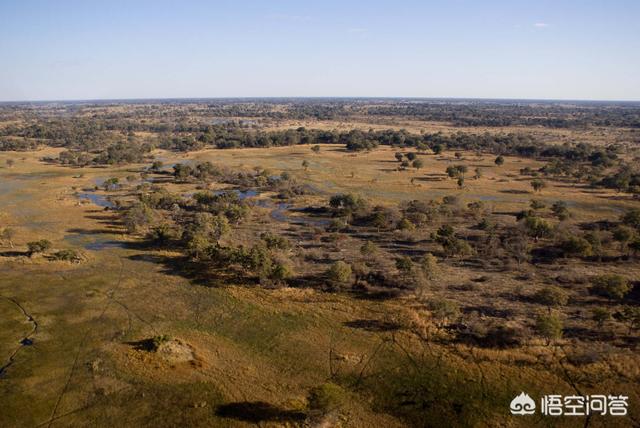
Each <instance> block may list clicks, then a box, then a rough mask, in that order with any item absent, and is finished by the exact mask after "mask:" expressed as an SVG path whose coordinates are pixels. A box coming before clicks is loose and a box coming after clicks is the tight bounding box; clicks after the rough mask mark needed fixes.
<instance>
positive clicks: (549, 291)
mask: <svg viewBox="0 0 640 428" xmlns="http://www.w3.org/2000/svg"><path fill="white" fill-rule="evenodd" d="M534 299H535V301H536V302H538V303H540V304H541V305H545V306H548V307H549V308H551V307H552V306H564V305H566V304H567V302H568V301H569V296H567V293H566V292H565V291H564V290H562V289H561V288H558V287H551V286H549V287H544V288H542V289H540V290H538V291H537V292H536V293H535V295H534Z"/></svg>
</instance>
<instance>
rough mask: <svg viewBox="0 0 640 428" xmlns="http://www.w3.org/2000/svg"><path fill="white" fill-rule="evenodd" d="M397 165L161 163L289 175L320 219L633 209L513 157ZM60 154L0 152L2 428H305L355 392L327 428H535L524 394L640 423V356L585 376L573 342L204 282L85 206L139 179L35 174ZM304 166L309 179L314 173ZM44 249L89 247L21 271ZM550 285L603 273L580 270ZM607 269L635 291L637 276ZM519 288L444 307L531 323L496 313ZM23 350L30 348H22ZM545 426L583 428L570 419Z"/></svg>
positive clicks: (304, 294) (248, 159) (235, 154)
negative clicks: (474, 338) (8, 231)
mask: <svg viewBox="0 0 640 428" xmlns="http://www.w3.org/2000/svg"><path fill="white" fill-rule="evenodd" d="M394 152H395V151H394V150H392V149H390V148H379V149H376V150H374V151H372V152H369V153H359V154H357V155H354V154H351V153H348V152H346V151H344V150H343V149H342V148H341V147H336V146H323V147H322V148H321V150H320V152H319V153H318V154H314V153H312V152H311V150H310V149H309V147H307V146H295V147H284V148H271V149H237V150H235V149H234V150H204V151H199V152H192V153H189V154H188V155H184V156H178V155H175V154H172V153H169V152H164V151H158V152H156V153H155V155H156V156H157V157H160V158H162V159H164V161H165V163H166V164H169V163H173V162H186V161H205V160H209V161H212V162H213V163H215V164H218V165H224V166H228V167H230V168H233V169H246V170H251V169H253V168H254V167H257V166H259V167H262V168H267V169H269V170H272V171H273V172H274V173H280V172H283V171H287V172H289V173H291V174H293V175H294V176H295V177H296V178H297V179H298V180H299V181H301V182H304V183H308V184H310V185H311V186H312V187H313V189H314V190H315V191H316V194H314V195H311V196H308V197H305V198H304V199H303V200H304V202H305V203H308V204H316V205H317V204H321V203H326V200H327V199H328V197H329V196H330V195H332V194H335V193H340V192H356V193H359V194H361V195H363V196H366V197H367V198H369V199H371V200H373V201H376V202H378V203H381V204H394V203H398V202H400V201H402V200H410V199H424V200H428V199H441V198H442V197H443V196H445V195H459V196H461V197H462V199H463V200H464V201H466V202H471V201H475V200H481V201H484V202H485V203H487V204H488V205H489V206H491V207H492V210H493V211H494V212H495V211H498V212H501V211H503V212H505V215H504V219H505V220H504V221H514V220H513V216H512V215H511V214H510V213H512V212H514V211H518V210H522V209H525V208H527V206H528V204H529V201H530V199H532V198H536V199H540V200H543V201H546V202H547V203H548V204H550V203H552V202H554V201H556V200H564V201H566V202H567V203H568V205H569V207H570V209H571V210H572V212H573V213H574V216H575V219H576V221H591V220H597V219H600V218H602V217H617V216H618V215H619V214H620V213H622V212H624V210H625V209H627V208H630V207H633V206H634V204H635V205H637V202H635V201H632V200H631V199H630V198H628V197H626V196H624V195H621V194H616V193H614V192H612V191H608V190H593V189H589V188H586V187H584V186H581V185H576V184H574V183H570V182H556V181H550V182H549V183H548V187H547V188H545V189H544V190H543V191H542V192H541V193H539V194H534V193H533V191H532V189H531V186H530V183H529V180H528V179H523V178H522V177H521V176H520V175H519V170H520V169H521V168H524V167H526V166H529V167H532V168H535V167H539V166H540V165H541V164H539V163H537V162H536V161H531V160H524V159H517V158H509V157H507V158H506V162H505V164H504V165H503V166H500V167H498V166H496V165H495V164H494V162H493V160H494V159H493V157H490V156H488V155H483V156H477V155H476V154H474V153H462V159H460V160H456V159H455V158H454V156H453V153H452V152H445V153H443V154H442V155H441V156H434V155H420V158H421V159H423V160H424V167H423V168H421V169H419V170H415V169H410V170H408V171H397V170H396V167H397V162H396V161H395V159H394ZM53 153H56V149H46V150H43V151H38V152H28V153H15V152H0V165H3V166H4V165H5V160H6V159H7V158H9V157H10V158H12V159H14V160H16V163H15V165H14V166H13V167H11V168H9V167H3V168H0V221H1V222H2V224H4V225H9V226H11V227H12V228H13V229H15V230H16V236H15V238H14V239H13V241H14V248H9V247H5V248H2V250H1V252H0V365H5V363H9V362H10V365H8V366H6V368H5V370H4V372H3V373H2V374H1V375H0V397H2V398H1V400H2V406H1V409H2V411H0V426H24V427H33V426H87V425H92V424H94V423H95V421H100V425H111V424H119V425H131V426H133V425H140V426H142V425H143V426H160V425H162V426H185V425H187V426H212V425H215V426H245V425H255V424H260V426H282V425H288V426H295V425H301V424H302V422H303V419H304V418H303V416H301V415H303V413H302V412H303V411H304V406H305V397H306V395H307V392H308V391H309V389H310V388H312V387H314V386H317V385H320V384H323V383H324V382H327V381H329V380H331V381H332V382H335V383H338V384H340V385H342V386H343V387H344V388H345V390H346V391H347V392H346V395H347V398H346V402H345V404H344V408H343V410H342V411H341V413H340V415H339V416H338V417H337V418H338V419H336V420H334V421H333V422H334V423H336V424H342V425H344V426H356V427H370V426H385V427H393V426H404V425H406V424H411V425H416V426H419V425H421V424H425V425H429V426H445V425H449V424H451V425H468V426H531V421H528V420H524V419H514V418H513V417H511V416H510V415H509V414H508V405H509V402H510V400H511V398H512V397H514V396H515V395H516V394H518V393H519V392H520V391H521V390H526V391H527V392H529V393H530V394H532V395H533V394H536V395H540V394H542V393H555V394H571V393H579V394H588V393H615V394H627V395H629V396H630V397H631V398H630V402H631V403H632V405H631V407H630V412H631V415H632V419H624V420H613V421H612V419H599V418H597V417H596V418H592V419H591V425H590V426H615V425H616V424H620V426H625V425H628V426H630V425H632V424H637V423H639V421H640V414H639V413H638V407H637V405H636V404H637V403H638V400H639V399H640V389H639V387H638V382H637V381H638V379H639V377H638V376H640V373H639V367H640V366H639V365H638V359H637V355H636V353H634V352H633V351H628V352H620V353H616V355H614V356H612V357H611V358H610V359H607V360H606V361H598V362H594V363H592V364H583V365H577V364H575V365H574V364H571V363H569V362H568V359H567V354H566V353H567V352H568V351H567V349H578V348H571V347H570V345H571V343H570V342H571V339H567V341H566V343H565V345H566V346H558V347H546V346H543V344H542V343H540V344H533V345H530V346H529V347H528V348H525V349H517V350H493V349H482V348H477V347H470V346H468V345H465V344H461V343H446V342H440V341H433V342H426V343H425V342H423V341H420V340H418V339H417V338H416V337H415V336H413V335H412V334H410V333H409V332H408V331H406V330H405V329H404V328H397V329H396V328H386V327H385V326H388V325H396V324H398V325H410V324H412V323H413V324H416V323H418V324H419V323H426V321H425V320H424V319H422V318H420V317H417V318H416V313H418V310H417V309H418V308H417V306H416V305H417V304H416V303H415V302H414V301H413V300H412V299H411V298H409V297H399V298H397V299H389V300H379V299H365V298H356V297H354V296H351V295H349V293H333V292H323V291H320V290H315V289H311V288H282V289H273V290H271V289H263V288H256V287H246V286H242V285H241V284H234V283H233V281H230V282H228V283H218V282H215V281H212V282H207V281H192V280H190V278H188V277H187V276H185V275H183V274H182V273H181V270H180V269H179V267H176V266H175V263H172V260H177V259H178V255H177V254H176V253H174V252H171V251H168V250H156V249H149V248H146V247H144V246H141V245H138V242H137V241H136V239H135V238H132V237H129V236H127V235H125V234H124V231H123V229H122V227H121V226H119V225H118V222H117V219H115V218H114V216H115V214H114V213H113V212H112V211H105V210H103V209H102V207H99V206H96V205H95V204H92V203H87V202H86V201H85V202H84V203H81V201H80V199H79V198H78V197H77V196H76V192H77V191H81V190H82V189H85V188H89V189H91V188H92V187H93V186H94V185H95V183H96V182H99V181H100V180H103V179H105V178H107V177H113V176H116V177H121V178H124V177H126V176H127V175H130V174H131V173H132V172H137V171H139V170H140V168H141V167H142V166H141V165H129V166H126V167H110V168H65V167H61V166H54V165H48V164H45V163H43V162H41V161H40V158H42V157H43V156H46V155H51V154H53ZM303 160H307V161H308V162H309V167H308V169H306V170H305V169H304V168H303V167H302V161H303ZM453 164H465V165H468V166H469V170H470V171H473V169H474V168H476V167H480V168H482V169H483V176H482V178H480V179H478V180H473V179H471V178H469V179H467V180H466V183H465V187H464V188H463V189H462V190H460V189H458V187H457V185H456V182H455V180H452V179H449V178H447V177H446V174H445V169H446V167H447V166H449V165H453ZM412 179H413V180H412ZM282 227H283V228H286V227H287V226H286V225H283V226H282ZM35 239H48V240H50V241H51V242H52V243H53V248H54V250H55V249H64V248H78V247H79V248H80V249H81V251H82V253H83V256H84V260H83V262H82V263H78V264H71V263H68V262H62V261H49V260H47V259H45V258H44V257H42V256H36V257H27V256H25V255H24V252H25V251H26V243H27V242H29V241H32V240H35ZM96 243H97V244H96ZM105 243H106V244H105ZM91 244H94V245H91ZM100 244H103V245H100ZM444 269H446V272H447V273H448V275H446V276H445V279H443V280H442V283H441V284H439V288H440V289H442V290H447V289H448V287H450V286H452V285H455V284H458V283H461V282H465V281H468V280H471V279H473V278H474V277H476V276H478V275H479V273H478V272H475V271H473V270H470V269H468V268H465V267H461V266H447V267H445V268H444ZM554 269H559V270H560V271H571V272H585V271H589V270H593V268H591V267H589V266H585V265H583V264H580V263H577V264H571V265H570V266H560V267H554ZM595 269H606V270H607V271H620V272H625V273H627V274H632V275H635V276H636V277H637V276H638V275H640V268H639V267H638V265H637V264H620V265H616V266H613V267H611V266H609V267H607V268H595ZM556 274H557V271H556ZM514 277H515V275H510V276H508V277H507V276H505V277H502V276H498V275H494V276H492V277H491V279H490V280H489V282H488V285H486V286H487V287H493V288H494V289H493V290H487V291H481V292H478V293H473V292H472V293H468V292H467V293H463V292H456V293H453V292H451V291H449V292H448V293H450V294H451V295H450V297H451V298H454V299H456V300H458V301H460V302H461V304H462V305H463V307H464V306H467V307H474V306H491V307H494V308H495V309H499V310H507V309H510V310H512V311H513V312H514V313H515V314H516V317H518V316H524V315H525V313H526V311H522V312H521V313H519V312H518V311H519V309H518V308H519V307H520V306H519V305H520V303H517V302H513V301H510V300H509V299H506V298H502V299H496V297H495V296H496V292H495V290H504V291H505V292H507V291H508V290H510V289H513V288H515V287H518V286H519V287H523V286H524V287H531V286H532V284H530V283H526V282H525V283H524V284H522V283H521V282H522V281H520V282H518V280H517V279H515V278H514ZM535 281H536V280H534V282H535ZM540 281H543V279H540ZM158 335H169V336H170V337H172V338H175V339H176V342H175V344H176V345H175V346H176V347H177V349H178V351H176V352H175V353H173V354H170V355H168V356H163V355H161V354H158V353H150V352H148V351H146V350H145V349H144V346H143V345H144V343H143V341H145V340H147V339H149V338H150V337H154V336H158ZM25 337H28V338H29V339H30V340H31V341H32V343H31V344H28V345H22V344H20V341H21V340H22V339H24V338H25ZM407 350H410V351H411V352H407ZM581 422H582V420H581ZM533 423H534V424H535V425H536V426H574V424H575V422H574V421H573V420H571V419H570V418H569V419H566V418H565V419H562V420H549V419H544V418H541V419H537V420H536V421H534V422H533Z"/></svg>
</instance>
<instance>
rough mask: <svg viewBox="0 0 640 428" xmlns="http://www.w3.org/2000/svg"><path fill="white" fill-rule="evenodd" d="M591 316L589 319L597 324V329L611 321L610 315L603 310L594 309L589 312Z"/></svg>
mask: <svg viewBox="0 0 640 428" xmlns="http://www.w3.org/2000/svg"><path fill="white" fill-rule="evenodd" d="M591 314H592V317H591V319H593V320H594V321H595V322H596V323H597V324H598V327H602V326H603V325H604V323H605V322H607V321H608V320H609V319H611V313H610V312H609V311H608V310H607V309H605V308H595V309H593V311H591Z"/></svg>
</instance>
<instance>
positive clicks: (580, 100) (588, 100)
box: [0, 95, 640, 105]
mask: <svg viewBox="0 0 640 428" xmlns="http://www.w3.org/2000/svg"><path fill="white" fill-rule="evenodd" d="M314 99H315V100H424V101H485V102H490V101H494V102H495V101H498V102H529V103H534V102H545V103H563V102H564V103H569V102H574V103H608V104H622V103H625V104H626V103H631V104H640V99H626V100H625V99H617V100H616V99H595V98H506V97H497V98H487V97H420V96H317V95H313V96H221V97H152V98H146V97H142V98H86V99H83V98H68V99H41V100H6V101H3V100H0V105H19V104H55V103H109V102H113V103H126V102H132V103H133V102H135V103H141V102H153V101H156V102H157V101H183V102H184V101H207V100H211V101H215V100H314Z"/></svg>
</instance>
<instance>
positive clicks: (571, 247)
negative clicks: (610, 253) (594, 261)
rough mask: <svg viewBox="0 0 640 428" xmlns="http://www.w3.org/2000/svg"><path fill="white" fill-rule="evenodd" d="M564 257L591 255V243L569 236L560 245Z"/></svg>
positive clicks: (578, 237)
mask: <svg viewBox="0 0 640 428" xmlns="http://www.w3.org/2000/svg"><path fill="white" fill-rule="evenodd" d="M560 249H561V250H562V253H563V254H564V256H565V257H572V256H573V257H588V256H590V255H592V254H593V248H592V247H591V243H589V241H587V240H586V239H585V238H582V237H580V236H570V237H568V238H566V239H564V240H563V241H562V242H561V243H560Z"/></svg>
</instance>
